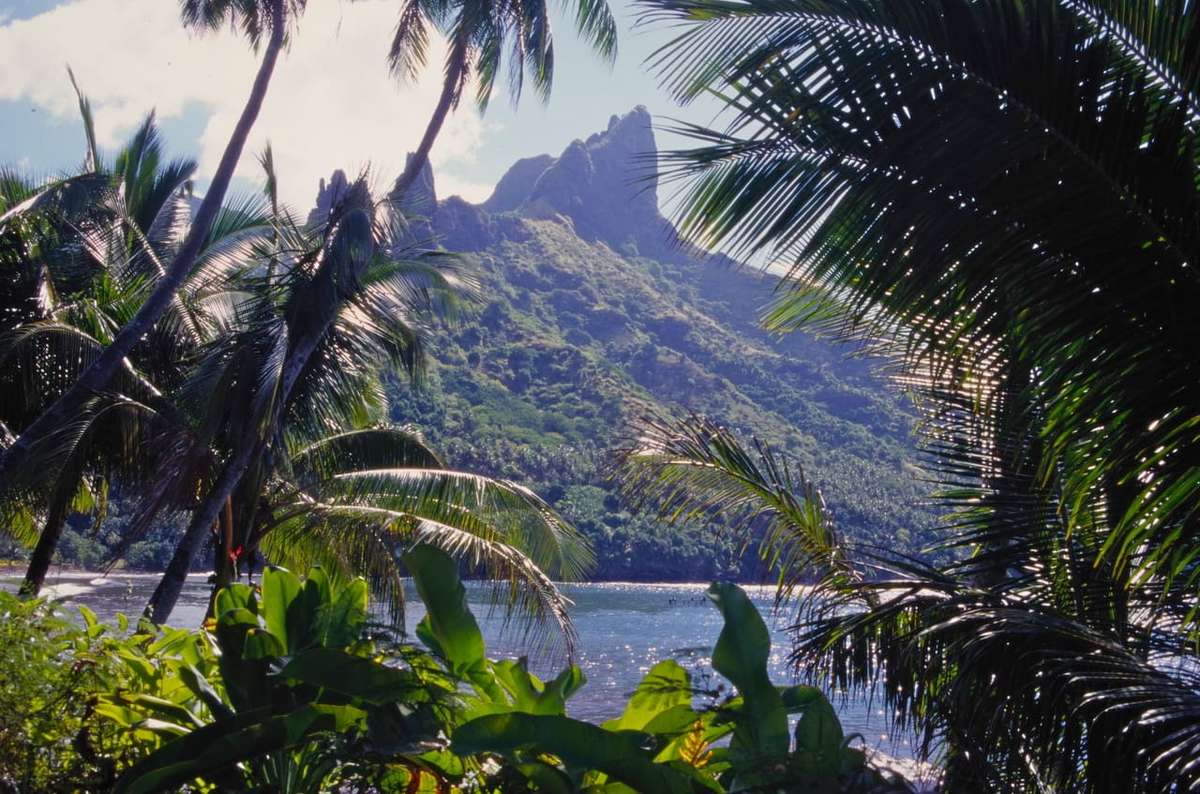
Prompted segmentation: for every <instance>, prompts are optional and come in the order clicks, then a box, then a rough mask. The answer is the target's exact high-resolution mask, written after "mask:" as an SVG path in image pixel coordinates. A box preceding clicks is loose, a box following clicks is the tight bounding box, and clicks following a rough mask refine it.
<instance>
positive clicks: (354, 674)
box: [279, 648, 424, 705]
mask: <svg viewBox="0 0 1200 794" xmlns="http://www.w3.org/2000/svg"><path fill="white" fill-rule="evenodd" d="M279 676H280V677H282V678H291V679H296V680H298V681H302V682H304V683H306V684H311V685H313V686H317V687H322V688H324V689H328V690H331V691H333V692H337V693H339V694H341V695H344V696H346V697H350V698H356V699H358V700H361V701H363V702H365V703H371V704H375V705H382V704H385V703H403V702H405V701H406V700H409V699H411V698H412V697H413V695H414V693H417V692H421V691H423V689H424V688H423V686H422V684H421V681H420V679H418V678H417V677H416V676H415V675H413V674H412V673H411V672H409V671H408V670H401V669H399V668H396V667H386V666H384V665H383V664H380V663H379V662H376V661H374V660H372V659H367V658H364V657H362V656H354V655H353V654H349V653H346V652H345V651H342V650H339V649H337V648H312V649H310V650H307V651H304V652H302V653H300V654H298V655H296V656H294V657H292V659H291V661H289V662H288V663H287V664H286V665H284V667H283V669H282V670H280V671H279Z"/></svg>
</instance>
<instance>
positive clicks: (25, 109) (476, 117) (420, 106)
mask: <svg viewBox="0 0 1200 794" xmlns="http://www.w3.org/2000/svg"><path fill="white" fill-rule="evenodd" d="M610 2H612V3H613V4H614V6H613V10H614V13H615V14H616V15H617V17H618V20H619V24H620V39H619V44H618V48H619V50H618V55H617V58H616V62H615V63H614V64H612V65H609V64H607V63H605V62H604V61H602V60H601V59H599V58H598V57H596V56H595V55H593V54H592V52H591V51H590V49H589V48H588V47H586V46H585V45H584V44H583V43H582V42H581V41H580V40H579V39H578V38H577V37H576V36H575V34H574V30H573V28H572V25H571V20H570V19H569V18H566V17H564V16H563V15H562V13H561V11H558V12H556V18H555V26H554V32H555V80H554V90H553V94H552V96H551V98H550V101H549V103H548V104H543V103H542V102H541V101H540V99H539V98H538V97H537V96H536V94H534V92H532V91H530V92H528V93H527V94H526V95H524V96H522V97H521V100H520V103H519V105H517V106H516V107H515V108H514V107H513V103H512V102H511V98H510V97H509V96H507V95H506V94H504V93H503V91H498V92H497V94H496V95H495V96H494V97H493V99H492V102H491V104H490V105H489V107H488V109H487V112H486V114H484V115H481V114H480V113H479V112H478V110H477V109H476V108H475V106H474V104H473V103H470V102H464V103H463V104H462V105H461V106H460V107H459V109H458V111H457V112H456V113H455V114H454V115H453V116H452V117H451V118H450V119H449V120H448V121H447V123H446V126H445V127H444V128H443V130H442V133H441V135H440V137H439V139H438V143H437V145H436V147H435V148H434V150H433V153H432V157H431V160H432V162H433V167H434V174H435V178H436V182H437V190H438V194H439V195H440V196H442V197H445V196H448V195H451V194H459V195H461V196H463V197H464V198H466V199H467V200H469V201H473V202H478V201H482V200H483V199H485V198H487V196H488V195H489V194H490V193H491V190H492V187H493V186H494V185H495V183H496V181H497V180H498V179H499V178H500V177H501V176H502V175H503V174H504V172H505V171H506V170H507V168H508V167H509V166H510V165H511V164H512V163H513V162H514V161H515V160H517V159H519V158H522V157H530V156H534V155H538V154H542V153H551V154H558V153H559V152H560V151H562V149H563V148H564V147H565V146H566V145H567V144H568V143H570V142H571V141H572V140H573V139H575V138H583V137H586V136H587V135H589V134H591V133H592V132H595V131H597V130H600V129H603V128H604V127H605V126H606V125H607V123H608V119H609V117H610V116H611V115H613V114H621V113H625V112H628V111H629V110H630V109H632V108H633V107H634V106H635V105H639V104H641V105H645V106H646V107H647V108H649V109H650V111H651V113H652V114H654V116H655V119H656V123H658V124H664V123H669V121H670V120H671V119H688V120H692V121H699V122H706V121H709V120H711V118H712V112H713V107H712V106H707V107H692V108H682V109H681V108H679V107H677V106H676V105H675V104H674V103H673V102H672V101H671V99H670V98H669V97H668V96H667V95H666V94H665V93H664V92H662V91H661V90H660V89H659V88H658V86H657V83H656V81H655V78H654V76H653V75H652V74H650V73H649V72H648V70H647V68H646V67H645V65H644V63H643V62H644V60H645V58H646V56H647V55H649V54H650V53H651V52H653V51H654V49H655V48H656V47H658V46H659V45H660V44H661V43H663V42H664V41H666V40H668V39H669V37H670V35H671V33H670V31H669V30H667V29H666V28H663V27H661V26H659V27H656V28H649V29H648V28H647V27H645V26H642V27H637V26H635V21H636V16H635V15H636V11H635V9H634V8H633V6H632V4H630V3H628V2H627V0H610ZM400 5H401V2H400V0H358V1H357V2H349V1H348V0H309V4H308V10H307V11H306V13H305V15H304V17H303V19H302V20H301V22H300V27H299V31H298V33H297V35H296V36H295V38H294V39H293V41H292V44H291V46H290V49H289V51H288V52H287V53H286V55H285V57H283V58H281V60H280V63H279V65H278V67H277V69H276V73H275V78H274V80H273V82H272V85H271V89H270V93H269V95H268V97H267V100H266V103H265V106H264V108H263V112H262V114H261V115H260V117H259V120H258V123H257V125H256V126H255V130H254V133H253V135H252V137H251V140H250V145H249V147H248V149H247V152H246V153H244V154H243V156H242V160H241V164H240V166H239V171H238V180H237V181H236V182H235V185H234V190H235V191H236V190H242V191H246V190H253V189H256V186H257V184H259V182H260V179H259V173H260V172H259V171H258V166H257V163H256V159H255V157H253V155H254V154H255V153H257V152H259V151H261V150H262V148H263V146H264V144H265V143H266V142H268V141H269V142H270V144H271V147H272V150H273V152H274V156H275V163H276V170H277V173H278V175H279V183H280V194H281V196H282V197H283V199H284V200H285V201H287V202H288V203H290V204H292V205H293V206H296V207H298V208H306V207H308V206H309V205H310V204H311V203H312V200H313V198H314V196H315V194H316V186H317V182H318V180H319V179H320V178H321V177H323V176H327V175H328V174H330V173H331V172H332V171H333V170H334V169H336V168H343V169H345V170H346V171H347V172H350V173H354V172H357V171H358V170H360V169H362V168H363V167H365V166H367V165H369V166H370V167H371V171H372V174H373V175H374V177H375V178H376V180H377V181H378V182H379V183H390V182H391V180H392V179H394V178H395V176H396V175H397V174H398V173H399V171H400V169H401V167H402V166H403V163H404V153H405V152H406V151H408V150H411V149H413V148H415V147H416V144H417V141H418V140H419V138H420V136H421V133H422V131H423V130H424V126H425V123H426V121H427V119H428V116H429V113H430V112H431V111H432V109H433V106H434V103H435V102H436V99H437V95H438V91H439V89H440V76H441V55H442V53H441V48H440V42H439V46H438V48H436V49H435V51H434V52H433V53H431V57H430V62H429V64H428V66H427V68H426V69H425V71H424V73H423V74H422V76H421V78H420V79H418V80H417V81H415V82H411V83H402V82H400V81H398V80H396V79H395V78H393V77H392V76H391V75H389V73H388V69H387V65H386V61H385V55H386V52H387V47H388V44H389V41H390V36H391V33H392V30H393V27H394V24H395V20H396V15H397V13H398V9H399V8H400ZM554 5H555V7H556V8H558V6H559V5H560V4H557V3H556V4H554ZM68 65H69V66H70V67H71V68H72V70H73V71H74V73H75V75H76V78H77V79H78V81H79V84H80V87H81V88H82V90H83V92H84V93H85V94H86V95H87V96H88V97H89V99H90V100H91V102H92V105H93V112H94V116H95V120H96V130H97V137H98V138H99V142H100V145H101V148H102V149H105V150H107V151H109V152H111V151H113V150H115V149H116V148H117V147H118V146H119V145H120V143H121V142H122V141H123V140H124V139H125V138H126V137H127V136H128V135H129V133H130V132H131V131H132V130H133V129H134V128H135V127H136V126H137V124H139V123H140V121H141V120H142V119H143V118H144V117H145V114H146V113H147V112H149V111H151V110H154V111H155V112H156V114H157V118H158V120H159V123H160V126H161V128H162V130H163V133H164V136H165V138H166V141H167V148H168V153H169V154H170V155H171V156H180V157H183V156H187V157H193V158H195V159H197V160H198V162H199V171H198V180H197V182H198V188H199V189H200V190H203V187H204V185H205V183H206V180H207V178H208V177H209V176H210V175H211V173H212V171H213V170H214V169H215V167H216V163H217V161H218V160H219V158H220V155H221V151H222V149H223V147H224V145H225V142H226V140H227V136H228V135H229V133H230V131H231V130H232V128H233V125H234V122H235V120H236V118H237V115H238V114H239V113H240V111H241V109H242V105H243V103H244V102H245V99H246V96H247V94H248V92H249V90H250V84H251V81H252V80H253V77H254V73H255V70H256V68H257V60H256V58H255V55H254V53H253V52H252V51H251V49H250V48H249V46H248V45H247V44H246V43H245V41H244V40H243V39H241V38H239V37H238V36H236V35H234V34H233V33H231V32H222V33H217V34H206V35H199V34H196V33H194V32H190V31H188V30H186V29H184V28H183V27H182V26H181V24H180V22H179V15H178V3H177V2H174V0H66V1H65V2H63V1H62V0H0V163H2V164H6V165H16V166H18V167H20V168H22V169H25V170H27V171H29V172H32V173H34V174H42V175H47V176H48V175H53V174H55V173H59V172H62V171H65V170H69V169H72V168H74V167H77V166H78V164H79V163H81V162H82V159H83V151H84V148H83V147H84V138H83V130H82V125H81V124H80V122H79V111H78V105H77V102H76V98H75V94H74V92H73V89H72V87H71V83H70V81H69V79H68V77H67V66H68ZM672 142H674V143H676V144H678V143H679V139H671V138H670V137H669V136H664V135H663V134H661V133H660V134H659V146H660V148H664V147H667V146H670V145H671V144H672ZM660 198H661V197H660Z"/></svg>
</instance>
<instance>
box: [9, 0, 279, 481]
mask: <svg viewBox="0 0 1200 794" xmlns="http://www.w3.org/2000/svg"><path fill="white" fill-rule="evenodd" d="M271 10H272V15H273V25H272V29H271V38H270V41H269V43H268V44H267V48H266V52H265V54H264V55H263V60H262V64H261V65H260V66H259V69H258V74H257V75H256V76H255V78H254V86H253V87H252V88H251V90H250V97H249V99H248V100H247V101H246V106H245V107H244V108H243V109H242V115H241V117H240V118H239V119H238V122H237V126H235V127H234V130H233V135H232V136H231V137H230V139H229V143H228V144H227V145H226V147H225V152H224V154H222V155H221V162H220V164H219V165H218V166H217V171H216V173H215V174H214V175H213V180H212V184H211V185H210V186H209V189H208V193H206V194H205V196H204V200H203V201H202V202H201V203H200V209H199V210H198V211H197V212H196V217H195V219H194V220H193V222H192V226H191V228H190V229H189V230H188V234H187V237H186V238H185V239H184V241H183V245H182V246H181V247H180V249H179V252H178V253H177V254H176V255H175V259H174V260H173V261H172V262H171V266H170V268H168V270H167V272H166V274H165V275H164V276H163V277H162V278H161V279H159V281H158V283H157V284H156V285H155V287H154V291H153V292H151V293H150V297H149V298H147V300H146V302H145V303H143V304H142V306H141V308H139V309H138V311H137V314H135V315H134V316H133V319H132V320H130V321H129V322H128V323H127V324H126V325H125V326H124V327H123V328H122V329H121V331H120V332H119V333H118V334H117V337H116V339H114V340H113V342H112V344H110V345H109V346H108V347H106V348H105V349H104V351H103V352H102V353H101V354H100V356H99V357H98V358H97V359H96V360H95V361H93V362H92V363H91V364H90V365H89V366H88V368H87V369H86V370H84V372H83V374H82V375H80V376H79V379H78V380H76V381H75V383H74V384H72V385H71V387H70V388H69V389H67V391H65V392H64V393H63V394H62V395H61V396H60V397H59V398H58V399H57V400H55V401H54V403H53V404H52V405H51V406H50V407H49V408H47V409H46V410H45V411H43V412H42V414H41V415H40V416H39V417H38V418H37V419H35V420H34V421H33V422H32V423H31V424H30V425H29V426H28V427H26V428H25V429H24V430H23V431H22V432H21V435H20V436H19V437H18V438H17V440H16V441H14V442H13V444H12V445H11V446H10V447H9V448H8V449H7V450H5V452H4V454H3V455H0V483H5V482H7V481H8V480H9V479H10V477H9V473H10V472H12V471H13V470H14V469H16V468H18V467H19V466H20V465H21V464H22V463H23V462H24V461H25V459H26V458H27V457H28V456H29V452H30V450H31V449H32V448H33V445H34V444H35V443H37V442H38V441H39V440H41V439H42V438H44V437H45V436H46V434H47V433H49V432H51V431H52V430H54V429H55V428H56V427H60V426H62V424H63V423H64V422H65V421H66V420H67V418H68V417H69V416H71V415H72V414H74V413H75V412H76V411H77V410H78V409H79V407H80V406H81V405H83V403H84V402H86V401H87V400H88V399H89V398H91V396H92V395H94V394H96V393H97V392H99V391H101V390H102V389H104V388H106V387H107V386H108V384H109V382H111V381H112V379H113V376H115V375H116V373H117V371H118V370H119V369H121V367H122V365H123V363H124V361H125V358H126V356H128V355H129V353H130V352H131V351H132V350H133V347H134V345H136V344H137V342H138V340H140V339H141V338H142V337H143V336H145V335H146V334H147V333H148V332H149V331H150V329H151V328H153V327H154V325H155V323H157V322H158V321H159V319H160V318H161V317H162V315H163V313H164V312H165V311H166V310H167V308H168V307H169V306H170V305H171V302H172V301H173V300H174V298H175V295H176V293H177V292H178V291H179V287H180V285H182V284H183V282H184V279H185V278H187V275H188V273H190V272H191V270H192V266H193V265H194V264H195V263H196V258H197V257H198V256H199V255H200V250H201V248H203V246H204V241H205V238H207V237H208V233H209V231H210V230H211V229H212V225H213V222H214V221H215V220H216V217H217V212H218V210H220V208H221V204H222V202H223V201H224V200H225V193H226V191H227V190H228V188H229V181H230V179H231V178H232V177H233V172H234V169H235V168H236V167H237V164H238V160H239V159H240V158H241V156H242V149H244V148H245V146H246V139H247V138H248V137H249V136H250V130H251V129H252V128H253V127H254V122H255V121H256V120H257V119H258V114H259V111H260V110H262V104H263V100H264V99H265V98H266V95H267V89H268V87H269V86H270V83H271V76H272V73H273V72H274V71H275V63H276V61H277V60H278V58H279V51H280V50H281V49H282V48H283V33H284V17H283V0H274V2H272V4H271Z"/></svg>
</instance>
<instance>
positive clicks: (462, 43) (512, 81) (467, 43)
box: [388, 0, 617, 199]
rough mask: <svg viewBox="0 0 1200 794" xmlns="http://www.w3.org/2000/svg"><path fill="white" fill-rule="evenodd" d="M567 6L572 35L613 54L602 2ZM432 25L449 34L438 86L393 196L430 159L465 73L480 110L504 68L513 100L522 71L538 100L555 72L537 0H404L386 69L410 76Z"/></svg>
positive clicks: (583, 0)
mask: <svg viewBox="0 0 1200 794" xmlns="http://www.w3.org/2000/svg"><path fill="white" fill-rule="evenodd" d="M570 5H571V6H572V7H573V9H574V12H575V27H576V30H578V32H579V34H580V35H581V36H583V37H584V39H585V40H586V41H587V42H588V43H589V44H590V45H591V46H592V47H593V49H595V50H596V51H597V52H598V53H599V54H601V55H602V56H604V57H605V58H608V59H610V60H611V59H612V58H614V57H615V56H616V52H617V26H616V22H615V20H614V19H613V16H612V12H611V10H610V9H609V7H608V3H607V2H606V1H605V0H575V2H573V3H571V4H570ZM431 29H432V30H436V31H438V32H439V33H441V34H442V35H444V36H445V37H446V38H447V40H448V41H449V49H448V51H447V53H446V63H445V67H444V71H445V76H444V78H443V81H442V92H441V94H440V96H439V97H438V102H437V105H436V106H435V107H434V110H433V115H432V116H430V117H429V123H428V124H427V125H426V127H425V133H424V134H423V135H422V136H421V142H420V143H419V144H418V145H417V149H416V152H414V153H413V154H412V155H410V156H409V158H408V162H407V163H406V164H405V167H404V172H403V173H402V174H401V175H400V177H399V179H397V180H396V185H395V187H394V188H393V191H392V195H393V196H395V197H397V198H398V199H402V198H404V197H405V195H406V194H407V193H408V190H409V188H411V187H412V185H413V183H414V182H415V181H416V179H417V177H418V176H419V175H420V173H421V170H422V169H423V168H424V167H425V164H426V163H427V162H429V152H430V150H432V149H433V144H434V142H435V141H436V140H437V136H438V133H439V132H441V129H442V125H443V124H444V123H445V121H446V118H447V116H449V114H450V112H451V111H452V110H454V109H455V108H456V107H458V103H459V101H460V100H461V99H462V96H463V93H464V92H465V91H466V90H467V87H468V86H469V85H470V83H471V80H472V79H474V80H475V100H476V102H477V103H478V104H479V107H480V108H481V109H483V108H486V107H487V104H488V101H489V100H490V99H491V96H492V91H493V89H494V88H495V86H496V79H497V77H498V76H499V75H500V74H501V71H502V70H503V69H504V68H507V69H508V89H509V92H510V93H511V95H512V99H513V102H516V101H517V100H518V98H519V97H520V95H521V89H522V87H523V84H524V81H525V78H526V77H528V78H529V79H530V80H531V81H533V85H534V88H535V90H537V92H538V93H539V94H540V95H541V96H542V98H543V99H547V98H549V95H550V86H551V83H552V81H553V78H554V38H553V35H552V34H551V30H550V9H549V7H548V6H547V4H546V3H545V2H544V0H500V1H499V2H497V0H404V3H403V5H402V7H401V9H400V19H399V22H398V23H397V24H396V32H395V35H394V36H393V37H392V44H391V49H390V50H389V52H388V63H389V65H390V67H391V70H392V73H393V74H395V75H396V76H397V77H400V78H401V79H405V80H411V79H415V78H416V77H417V75H418V74H419V73H420V71H421V69H422V68H424V66H425V61H426V57H427V53H428V46H429V37H430V33H431ZM506 56H507V60H508V63H507V66H506V65H505V64H504V60H505V57H506Z"/></svg>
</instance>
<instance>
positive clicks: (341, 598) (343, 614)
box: [321, 578, 370, 648]
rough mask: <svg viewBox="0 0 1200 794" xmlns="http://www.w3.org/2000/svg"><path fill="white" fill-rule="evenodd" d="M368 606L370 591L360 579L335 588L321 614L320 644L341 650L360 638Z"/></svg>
mask: <svg viewBox="0 0 1200 794" xmlns="http://www.w3.org/2000/svg"><path fill="white" fill-rule="evenodd" d="M369 606H370V591H369V589H368V587H367V583H366V581H365V580H364V579H362V578H355V579H352V580H350V581H349V582H347V583H346V584H344V585H342V586H341V587H340V588H337V591H336V592H335V593H334V594H333V601H332V603H330V605H329V609H328V610H327V611H325V612H324V613H323V614H322V620H321V644H322V645H324V646H325V647H327V648H341V647H345V646H347V645H350V644H352V643H353V642H354V641H355V640H357V639H358V638H359V637H360V636H362V631H363V626H364V625H365V624H366V622H367V609H368V608H369Z"/></svg>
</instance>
